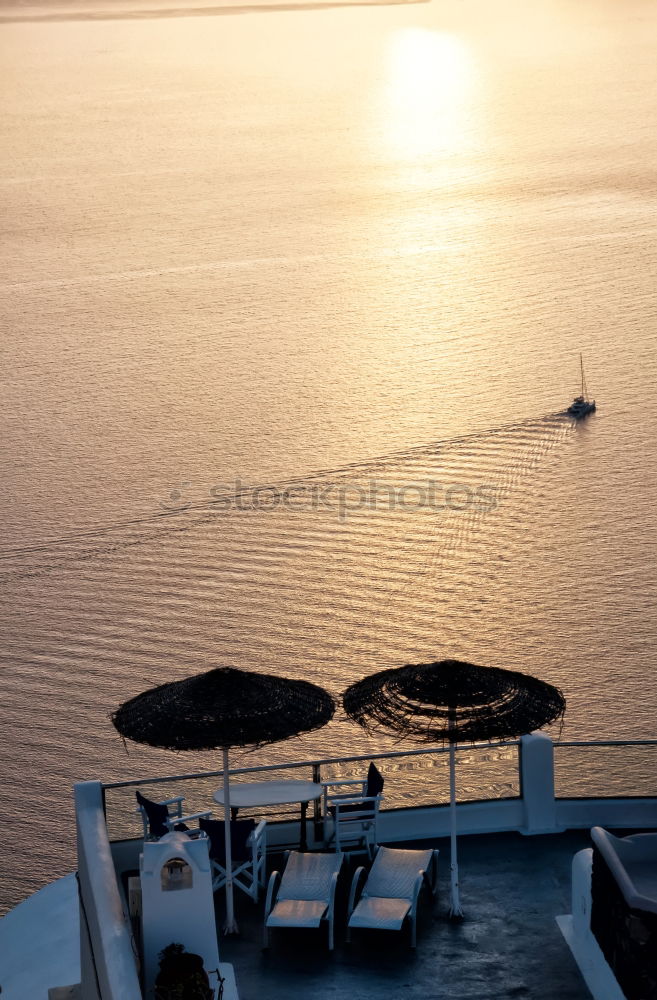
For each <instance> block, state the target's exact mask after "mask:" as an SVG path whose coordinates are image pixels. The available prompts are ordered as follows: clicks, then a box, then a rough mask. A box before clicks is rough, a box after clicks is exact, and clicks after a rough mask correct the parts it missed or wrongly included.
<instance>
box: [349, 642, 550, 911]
mask: <svg viewBox="0 0 657 1000" xmlns="http://www.w3.org/2000/svg"><path fill="white" fill-rule="evenodd" d="M342 700H343V704H344V708H345V711H346V713H347V715H348V716H350V718H352V719H353V720H354V721H355V722H358V723H359V724H360V725H361V726H363V727H364V728H365V729H368V730H370V731H373V730H381V729H389V730H392V731H393V732H395V733H398V734H399V735H400V736H403V737H409V738H410V739H413V740H416V741H418V742H424V743H440V742H447V743H449V751H450V753H449V777H450V782H449V783H450V828H451V866H450V873H451V908H450V916H451V917H452V918H453V919H460V918H462V916H463V911H462V909H461V904H460V900H459V885H458V862H457V857H456V770H455V752H454V746H455V744H456V743H463V742H466V743H467V742H471V743H474V742H478V741H482V740H501V739H511V738H515V737H517V736H522V735H524V734H525V733H530V732H532V731H533V730H535V729H540V728H541V727H542V726H545V725H548V724H549V723H551V722H554V721H555V720H557V719H560V718H562V717H563V713H564V711H565V708H566V702H565V699H564V696H563V694H562V693H561V691H559V690H558V688H555V687H553V686H552V685H551V684H547V683H545V681H541V680H538V679H537V678H536V677H530V676H528V675H527V674H521V673H518V672H517V671H515V670H501V669H499V668H497V667H480V666H476V665H475V664H473V663H462V662H461V661H460V660H440V661H439V662H437V663H420V664H417V665H409V666H405V667H398V668H396V669H391V670H381V671H379V672H378V673H375V674H371V675H370V676H369V677H365V678H364V679H363V680H361V681H358V682H357V683H355V684H352V685H351V686H350V687H349V688H347V690H346V691H345V693H344V695H343V699H342Z"/></svg>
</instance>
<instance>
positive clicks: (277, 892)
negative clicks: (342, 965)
mask: <svg viewBox="0 0 657 1000" xmlns="http://www.w3.org/2000/svg"><path fill="white" fill-rule="evenodd" d="M343 860H344V856H343V855H342V854H333V853H331V854H308V853H303V854H302V853H301V852H299V851H290V853H289V855H288V858H287V862H286V865H285V868H284V870H283V874H282V876H281V875H279V873H278V872H272V873H271V877H270V879H269V885H268V887H267V901H266V903H265V926H264V946H265V948H267V947H268V946H269V928H270V927H319V926H320V924H321V923H322V922H324V923H326V924H327V925H328V946H329V951H332V950H333V943H334V940H333V923H334V917H335V890H336V886H337V884H338V875H339V874H340V869H341V868H342V862H343Z"/></svg>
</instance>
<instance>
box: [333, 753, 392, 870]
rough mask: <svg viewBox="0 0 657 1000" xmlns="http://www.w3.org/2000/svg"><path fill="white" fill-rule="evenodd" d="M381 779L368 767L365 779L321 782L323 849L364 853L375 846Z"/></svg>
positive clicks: (372, 849) (370, 856)
mask: <svg viewBox="0 0 657 1000" xmlns="http://www.w3.org/2000/svg"><path fill="white" fill-rule="evenodd" d="M383 780H384V779H383V776H382V775H381V773H380V772H379V771H378V769H377V767H376V765H375V764H370V766H369V770H368V773H367V777H366V778H356V779H348V780H347V779H344V780H340V779H335V780H333V781H323V782H322V785H323V786H324V792H323V814H324V846H325V847H330V846H331V845H333V846H334V847H335V850H336V851H338V852H344V851H359V850H364V851H367V854H368V857H369V858H372V854H373V851H374V850H376V847H377V844H378V820H379V806H380V804H381V799H382V795H381V792H382V791H383Z"/></svg>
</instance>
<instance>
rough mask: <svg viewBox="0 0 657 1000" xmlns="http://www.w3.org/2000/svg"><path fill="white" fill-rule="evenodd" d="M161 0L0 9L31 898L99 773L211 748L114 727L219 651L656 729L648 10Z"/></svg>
mask: <svg viewBox="0 0 657 1000" xmlns="http://www.w3.org/2000/svg"><path fill="white" fill-rule="evenodd" d="M158 6H159V7H165V6H166V5H165V4H161V5H155V4H151V5H150V8H148V7H147V5H145V4H142V5H141V6H139V7H138V6H136V5H135V6H133V7H131V6H130V4H129V3H127V2H126V3H122V4H120V5H116V4H114V5H112V4H109V3H108V4H105V5H103V4H100V3H98V4H94V5H93V6H92V5H89V6H87V7H83V6H82V5H81V4H77V5H76V8H77V9H76V10H75V11H74V14H75V16H72V17H71V16H69V14H70V13H71V11H72V10H73V7H69V8H63V7H62V6H61V5H58V4H57V5H55V4H49V5H47V6H37V5H34V6H31V7H29V6H26V5H23V6H21V7H20V8H16V7H12V6H11V5H6V4H5V5H2V7H0V21H1V22H2V23H0V47H1V50H2V51H1V56H2V63H3V67H4V69H3V88H2V96H1V98H0V106H1V110H2V114H1V115H0V149H1V150H2V153H0V192H1V197H2V204H3V208H2V218H3V221H4V239H3V241H2V246H1V247H0V257H1V261H0V264H1V266H0V289H1V296H0V303H1V305H0V308H1V310H2V329H3V331H4V332H3V335H2V341H1V346H0V352H1V358H2V365H1V366H0V383H1V384H2V401H3V406H2V437H1V439H0V451H1V454H2V459H3V462H2V467H3V475H2V477H1V479H0V502H1V503H2V510H3V531H2V540H1V543H0V579H1V581H2V588H1V591H0V664H1V667H2V680H3V707H4V712H3V727H2V730H3V751H2V755H3V758H4V767H3V772H4V780H3V815H4V818H5V825H6V827H7V829H10V830H11V838H12V863H11V865H5V866H4V871H3V888H2V892H1V894H0V903H1V904H2V905H3V906H6V905H9V904H11V903H13V902H15V901H16V900H18V899H20V898H21V897H22V896H24V895H25V894H26V893H27V892H28V891H29V890H30V889H31V888H33V887H35V886H38V885H41V884H43V883H44V882H45V881H47V880H48V879H50V878H51V877H52V876H53V875H54V874H58V873H60V872H64V871H66V870H69V869H70V868H71V867H72V866H73V864H74V851H73V843H72V836H73V828H72V825H71V812H72V810H71V803H70V800H71V785H72V783H73V782H74V781H75V780H79V779H85V778H101V779H105V780H118V779H121V778H128V777H131V776H150V775H155V774H158V773H166V772H167V771H172V772H180V771H183V770H193V769H200V768H202V767H204V766H208V767H211V766H216V765H217V758H216V756H215V755H212V754H201V755H195V756H193V757H185V758H184V759H182V760H181V758H180V757H175V756H174V755H172V754H168V753H164V752H158V751H155V750H147V749H142V748H137V747H134V748H132V749H131V751H130V756H126V753H125V751H124V748H123V745H122V744H121V741H120V740H119V738H118V737H117V735H116V733H115V732H114V730H113V729H112V727H111V724H110V722H109V717H108V716H109V713H110V711H111V710H112V709H113V708H114V707H116V705H117V704H118V703H119V702H121V701H123V700H124V699H126V698H127V697H129V696H131V695H133V694H136V693H138V692H139V691H141V690H143V689H144V688H146V687H150V686H152V685H153V684H155V683H158V682H162V681H165V680H171V679H176V678H180V677H184V676H187V675H189V674H191V673H194V672H198V671H199V670H202V669H205V668H209V667H212V666H215V665H219V664H233V665H238V666H241V667H246V668H253V669H266V670H268V671H271V672H274V673H281V674H283V675H288V676H292V677H306V678H309V679H311V680H315V681H317V682H319V683H322V684H324V685H325V686H326V687H328V688H329V689H330V690H331V691H332V692H333V693H334V694H336V695H338V694H339V693H340V692H341V691H342V690H343V688H344V687H345V686H346V685H347V684H348V683H349V682H351V681H352V680H355V679H357V678H358V677H360V676H362V675H363V674H365V673H369V672H371V671H372V670H374V669H378V668H383V667H388V666H395V665H399V664H402V663H406V662H421V661H425V660H428V659H437V658H441V657H444V656H456V657H459V658H464V659H471V660H474V661H475V662H480V663H484V664H491V665H496V666H507V667H510V668H513V669H520V670H524V671H526V672H529V673H534V674H536V675H538V676H540V677H542V678H544V679H546V680H549V681H551V682H553V683H555V684H558V685H559V686H560V687H562V688H563V690H564V692H565V694H566V696H567V699H568V711H567V717H566V725H565V729H564V735H565V736H566V737H568V738H570V739H576V738H588V737H605V736H610V737H611V736H616V737H623V736H633V737H636V738H641V737H644V738H654V737H655V736H657V733H656V732H655V722H654V720H655V717H656V714H657V683H655V679H654V669H655V668H654V645H655V639H656V638H657V612H656V610H655V607H656V600H655V599H656V597H657V573H656V571H655V566H654V551H655V524H654V495H655V485H656V483H655V480H656V478H657V462H656V458H655V447H654V441H655V432H656V425H657V408H656V407H655V403H654V399H655V392H656V389H657V359H656V355H655V348H656V345H657V334H656V330H657V324H656V315H655V283H656V279H657V274H656V270H657V268H656V262H657V251H656V249H655V247H656V246H657V240H656V236H657V215H656V212H655V206H656V195H657V183H656V182H655V175H654V169H653V165H654V163H655V162H656V161H657V128H656V127H655V126H656V124H657V122H656V111H657V96H656V95H657V86H656V80H655V76H656V68H655V67H656V64H655V59H654V52H655V47H656V44H657V15H656V14H655V10H654V7H653V5H652V4H650V3H647V2H646V3H642V2H635V3H632V2H630V3H624V4H622V5H619V4H609V3H606V2H603V0H600V2H593V0H592V2H589V3H583V4H582V3H575V2H574V0H573V2H568V0H562V2H560V3H559V2H556V0H555V2H537V3H533V4H531V5H529V7H530V8H531V9H529V10H528V9H527V6H526V5H523V4H517V5H516V4H514V3H512V2H510V0H509V2H503V3H501V4H499V5H495V6H494V10H493V8H491V7H490V5H488V4H485V3H483V2H477V0H465V2H464V3H459V4H447V3H442V2H435V3H432V4H413V5H403V6H369V7H367V8H361V7H352V8H340V9H333V8H330V7H322V5H321V4H307V5H304V6H303V7H302V8H300V9H297V10H290V11H269V12H263V11H261V10H256V9H252V10H250V11H248V12H245V13H240V14H234V13H228V14H226V13H224V14H221V13H216V12H215V13H213V14H209V15H208V16H200V15H199V14H198V12H196V16H194V17H185V16H182V14H181V12H180V11H178V12H175V11H173V10H168V11H166V12H165V13H166V15H167V16H150V15H152V14H153V8H154V7H158ZM67 11H68V13H67ZM103 11H105V12H106V13H107V12H109V13H111V14H112V15H113V16H112V18H111V19H102V17H101V16H100V15H101V14H102V12H103ZM119 11H120V12H121V13H122V14H123V15H124V16H121V17H117V16H115V15H116V14H117V13H118V12H119ZM147 13H148V14H149V16H145V14H147ZM183 13H184V12H183ZM580 351H582V352H583V354H584V358H585V363H586V369H587V379H588V383H589V387H590V389H591V390H592V393H593V394H594V395H595V396H596V397H597V401H598V412H597V413H596V414H595V416H594V417H592V418H590V419H589V420H587V421H586V422H583V423H580V424H578V425H574V424H573V423H572V422H571V421H570V420H569V419H568V418H567V417H566V416H565V415H564V412H563V411H564V409H565V407H566V406H567V404H568V403H569V402H570V399H571V398H572V396H573V395H574V394H575V392H576V391H577V389H578V384H579V381H578V380H579V367H578V366H579V352H580ZM265 486H268V487H269V489H260V490H256V489H255V488H256V487H265ZM393 745H394V744H393V742H392V740H390V741H386V740H385V739H382V740H377V741H376V742H375V741H374V740H372V739H370V738H368V737H367V736H365V735H364V734H362V733H360V732H356V731H355V728H354V727H353V726H352V725H350V724H349V723H347V722H346V721H344V720H342V719H336V720H335V721H334V722H333V723H332V724H331V726H330V727H329V728H327V729H325V730H323V731H319V732H317V733H315V734H313V735H312V736H308V737H305V738H303V739H300V740H298V741H295V742H293V743H290V744H289V745H283V746H279V747H275V748H271V749H270V750H265V751H261V752H260V753H259V754H258V761H257V762H266V761H273V760H280V759H284V758H285V757H291V758H296V759H302V758H304V757H306V756H312V755H322V756H324V755H330V754H340V753H349V752H363V753H367V752H369V751H373V750H374V749H385V748H387V747H391V746H393ZM251 760H252V758H251Z"/></svg>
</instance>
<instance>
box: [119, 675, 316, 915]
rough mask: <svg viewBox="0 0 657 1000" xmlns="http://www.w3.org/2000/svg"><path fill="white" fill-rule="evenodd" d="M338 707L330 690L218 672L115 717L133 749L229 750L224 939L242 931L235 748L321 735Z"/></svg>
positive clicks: (137, 700)
mask: <svg viewBox="0 0 657 1000" xmlns="http://www.w3.org/2000/svg"><path fill="white" fill-rule="evenodd" d="M335 707H336V706H335V702H334V700H333V698H332V697H331V695H330V694H329V693H328V692H327V691H325V690H324V689H323V688H321V687H318V686H317V685H315V684H310V683H309V682H308V681H299V680H290V679H287V678H283V677H277V676H275V675H273V674H264V673H255V672H253V673H252V672H249V671H246V670H238V669H236V668H234V667H217V668H216V669H215V670H209V671H207V672H206V673H202V674H195V675H194V676H193V677H186V678H185V679H184V680H181V681H173V682H171V683H169V684H161V685H160V686H159V687H155V688H151V689H150V690H148V691H144V692H143V693H142V694H138V695H136V697H134V698H131V699H130V700H129V701H126V702H124V703H123V704H122V705H121V706H120V707H119V708H118V709H117V710H116V711H115V712H114V713H113V714H112V722H113V724H114V726H115V727H116V729H118V731H119V733H121V735H122V736H123V737H125V738H127V739H129V740H133V741H134V742H135V743H145V744H147V745H148V746H153V747H162V748H163V749H165V750H215V749H221V750H222V751H223V777H224V813H225V824H226V826H225V830H226V925H225V928H224V929H225V931H226V933H235V932H236V931H237V924H236V922H235V916H234V907H233V879H232V864H231V842H230V787H229V779H228V752H229V750H230V749H231V748H235V747H242V748H251V749H254V748H257V747H261V746H265V745H267V744H269V743H278V742H279V741H280V740H286V739H289V738H290V737H291V736H298V735H299V734H300V733H307V732H311V731H312V730H314V729H320V728H321V727H322V726H325V725H326V723H327V722H330V720H331V719H332V717H333V713H334V712H335Z"/></svg>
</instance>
